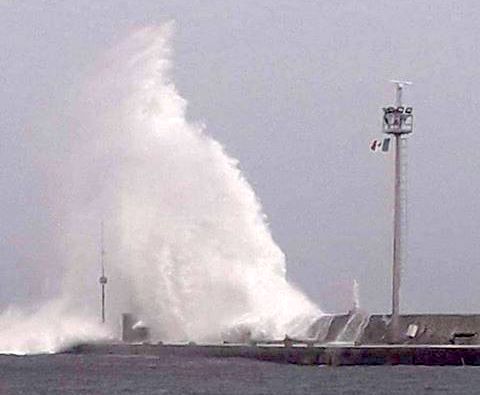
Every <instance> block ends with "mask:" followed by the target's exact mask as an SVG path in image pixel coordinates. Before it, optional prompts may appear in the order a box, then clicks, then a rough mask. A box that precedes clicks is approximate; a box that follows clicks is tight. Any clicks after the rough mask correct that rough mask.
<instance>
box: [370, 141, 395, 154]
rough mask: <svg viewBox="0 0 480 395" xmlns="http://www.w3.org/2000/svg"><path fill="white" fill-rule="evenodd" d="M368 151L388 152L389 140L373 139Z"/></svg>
mask: <svg viewBox="0 0 480 395" xmlns="http://www.w3.org/2000/svg"><path fill="white" fill-rule="evenodd" d="M370 149H371V150H372V151H378V150H380V149H381V150H382V152H388V150H389V149H390V139H389V138H384V139H383V141H382V140H377V139H375V140H373V141H372V142H371V143H370Z"/></svg>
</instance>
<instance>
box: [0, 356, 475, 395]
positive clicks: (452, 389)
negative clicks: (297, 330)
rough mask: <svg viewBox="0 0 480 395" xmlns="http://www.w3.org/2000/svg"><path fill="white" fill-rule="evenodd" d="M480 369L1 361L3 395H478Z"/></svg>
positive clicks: (155, 360)
mask: <svg viewBox="0 0 480 395" xmlns="http://www.w3.org/2000/svg"><path fill="white" fill-rule="evenodd" d="M479 388H480V370H479V368H476V367H421V366H370V367H365V366H355V367H319V366H297V365H287V364H277V363H271V362H261V361H255V360H248V359H241V358H205V357H191V356H189V357H185V356H165V357H161V358H160V357H158V356H145V355H128V356H127V355H71V354H63V355H62V354H57V355H41V356H6V355H3V356H0V394H2V395H3V394H79V393H83V394H477V393H478V389H479Z"/></svg>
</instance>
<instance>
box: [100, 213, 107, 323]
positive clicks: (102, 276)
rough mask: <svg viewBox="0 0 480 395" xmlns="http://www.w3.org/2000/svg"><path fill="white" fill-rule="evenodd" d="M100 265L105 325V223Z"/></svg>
mask: <svg viewBox="0 0 480 395" xmlns="http://www.w3.org/2000/svg"><path fill="white" fill-rule="evenodd" d="M100 265H101V270H102V274H101V276H100V278H99V280H98V281H99V282H100V286H101V288H102V323H105V285H106V284H107V277H106V276H105V248H104V242H103V221H102V223H101V236H100Z"/></svg>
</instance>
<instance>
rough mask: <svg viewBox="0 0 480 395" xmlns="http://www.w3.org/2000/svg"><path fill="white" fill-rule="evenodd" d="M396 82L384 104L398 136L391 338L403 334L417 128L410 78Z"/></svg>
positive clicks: (389, 128) (388, 129)
mask: <svg viewBox="0 0 480 395" xmlns="http://www.w3.org/2000/svg"><path fill="white" fill-rule="evenodd" d="M391 82H393V83H394V84H395V86H396V100H395V106H389V107H385V108H383V132H384V133H387V134H389V135H392V136H393V137H394V139H395V154H394V155H395V191H394V217H393V267H392V322H391V327H390V328H391V333H390V340H391V342H397V341H398V340H399V337H400V333H399V325H400V322H399V321H400V318H399V317H400V285H401V272H402V266H403V263H404V261H405V247H406V246H405V243H406V230H407V229H406V221H407V193H406V192H407V191H406V188H407V136H408V135H409V134H410V133H412V132H413V109H412V107H405V106H404V105H403V101H402V94H403V89H404V87H405V86H407V85H411V83H410V82H407V81H396V80H394V81H391Z"/></svg>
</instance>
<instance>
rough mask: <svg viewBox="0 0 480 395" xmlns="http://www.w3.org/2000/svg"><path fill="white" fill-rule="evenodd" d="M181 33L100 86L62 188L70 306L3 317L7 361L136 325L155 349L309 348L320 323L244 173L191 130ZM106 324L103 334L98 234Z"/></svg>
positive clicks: (148, 43) (63, 299) (148, 35)
mask: <svg viewBox="0 0 480 395" xmlns="http://www.w3.org/2000/svg"><path fill="white" fill-rule="evenodd" d="M171 31H172V26H171V25H170V24H167V25H164V26H161V27H155V28H147V29H142V30H140V31H137V32H135V33H134V34H132V35H131V36H130V37H128V38H127V39H126V40H125V41H124V42H122V43H121V44H120V45H119V46H118V47H116V48H115V49H113V50H112V51H111V52H110V53H109V54H107V56H106V57H105V59H104V60H103V62H102V64H101V65H99V66H98V68H97V71H96V72H95V75H94V76H93V77H92V78H91V79H90V82H89V83H88V84H87V87H86V89H85V94H84V95H83V98H82V99H80V100H79V105H78V109H77V111H76V116H75V119H74V122H72V125H71V129H72V130H73V132H72V133H71V137H70V140H71V144H70V146H71V148H70V150H69V152H68V157H69V158H68V160H67V161H66V164H65V169H61V170H60V171H59V174H61V177H63V182H62V184H63V189H61V190H59V191H58V194H59V199H60V197H61V198H62V202H61V203H59V205H62V210H63V212H67V213H70V214H68V215H67V216H66V218H65V220H64V226H63V229H64V235H63V237H64V239H65V240H66V242H65V245H66V246H67V247H66V256H67V257H66V259H65V265H62V266H63V271H62V274H61V276H62V280H61V281H62V284H63V287H62V292H61V294H60V296H59V297H58V299H56V300H54V301H50V302H49V303H47V304H45V305H44V306H43V307H41V308H40V309H39V310H38V311H37V312H35V313H30V314H24V313H20V312H18V311H17V312H16V311H14V310H8V311H6V312H4V313H3V314H2V315H1V316H0V351H1V352H15V353H26V352H46V351H47V352H48V351H50V352H54V351H57V350H59V349H61V348H62V347H65V346H67V345H69V344H72V343H74V342H78V341H94V340H96V339H105V338H115V337H118V335H119V317H120V314H121V313H123V312H132V313H134V314H135V315H136V316H137V317H138V318H139V319H141V320H142V321H143V322H145V323H146V324H147V325H148V326H149V327H150V331H151V335H152V340H153V341H156V340H163V341H185V340H189V341H190V340H193V341H200V342H201V341H218V340H221V338H222V336H225V334H226V333H227V334H228V333H231V332H235V331H236V330H238V328H243V329H245V328H246V330H248V331H249V332H250V333H251V335H252V336H253V337H257V338H279V337H284V336H285V335H286V334H289V335H290V336H302V334H304V333H306V330H307V329H308V327H309V325H310V324H311V322H313V321H314V320H315V319H316V318H318V316H319V315H320V314H321V312H320V310H319V309H318V308H317V307H316V306H315V305H314V304H313V303H311V302H310V301H309V300H308V299H307V298H306V297H305V296H304V295H303V294H302V293H301V292H300V291H299V290H297V289H295V288H294V287H293V286H292V285H290V284H289V283H288V282H287V281H286V278H285V258H284V255H283V253H282V251H281V250H280V249H279V248H278V246H277V245H276V244H275V242H274V241H273V239H272V236H271V234H270V231H269V229H268V226H267V224H266V220H265V216H264V214H263V213H262V209H261V206H260V204H259V201H258V199H257V198H256V196H255V194H254V192H253V190H252V188H251V187H250V185H249V184H248V182H247V181H246V180H245V178H244V177H243V175H242V173H241V171H240V170H239V168H238V163H237V161H236V160H234V159H232V158H231V157H230V156H228V155H227V154H226V153H225V150H224V149H223V147H222V146H221V145H220V144H219V143H218V142H217V141H215V140H214V139H213V138H211V137H210V136H209V135H208V134H206V132H205V128H204V126H203V125H201V124H192V123H190V122H188V121H187V120H186V117H185V111H186V101H185V100H184V99H183V98H182V97H181V96H180V95H179V94H178V92H177V90H176V88H175V86H174V84H173V83H172V81H171V79H170V76H169V74H170V69H171V65H172V62H171V49H170V45H169V40H170V36H171ZM101 221H103V222H104V223H105V248H106V254H105V266H106V275H107V277H108V284H107V305H106V307H107V309H106V310H107V320H106V324H105V325H101V324H100V323H99V311H100V289H99V284H98V276H99V264H98V262H99V248H98V240H99V239H100V235H99V229H100V222H101Z"/></svg>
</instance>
